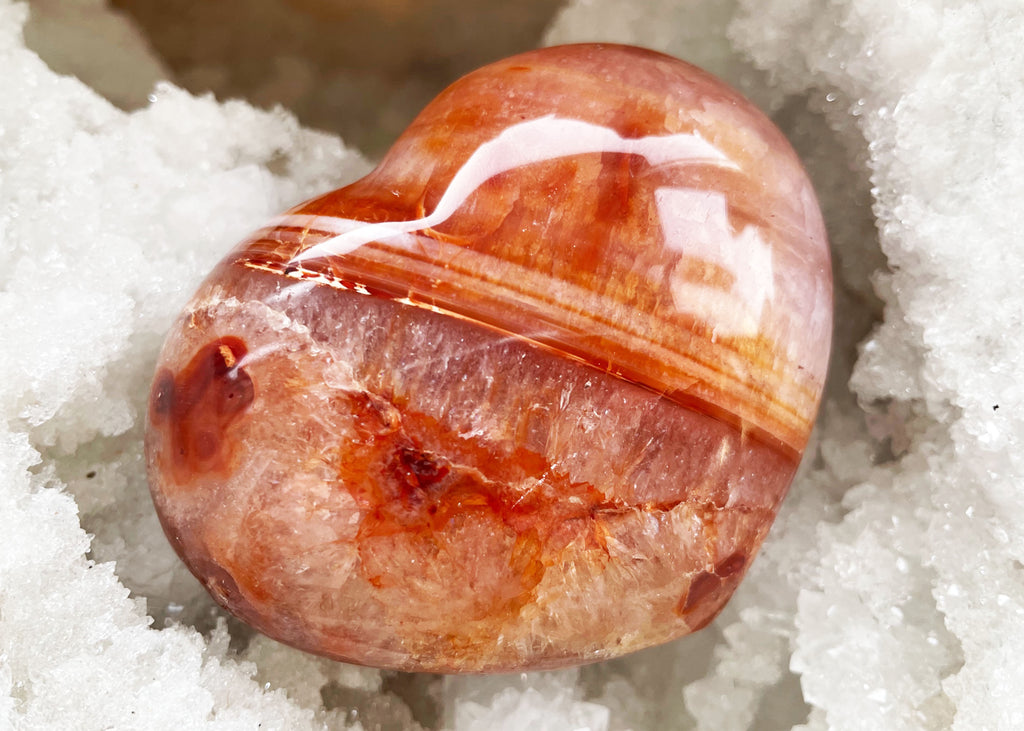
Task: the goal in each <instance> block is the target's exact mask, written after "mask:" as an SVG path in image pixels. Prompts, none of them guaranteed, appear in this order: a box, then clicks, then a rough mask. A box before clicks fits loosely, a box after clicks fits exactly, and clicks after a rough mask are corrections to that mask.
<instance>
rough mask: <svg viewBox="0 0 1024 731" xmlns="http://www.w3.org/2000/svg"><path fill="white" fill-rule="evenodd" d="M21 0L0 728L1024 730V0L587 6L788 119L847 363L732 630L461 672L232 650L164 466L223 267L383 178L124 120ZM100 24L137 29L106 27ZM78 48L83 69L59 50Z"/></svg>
mask: <svg viewBox="0 0 1024 731" xmlns="http://www.w3.org/2000/svg"><path fill="white" fill-rule="evenodd" d="M58 5H60V9H59V12H58V10H56V9H55V8H57V6H58ZM35 8H36V9H37V12H36V18H35V20H33V21H32V23H31V24H30V26H29V31H28V32H27V35H28V36H29V40H30V41H31V42H32V45H33V47H34V48H38V49H41V50H42V51H43V52H44V53H45V54H47V57H48V58H50V59H51V61H52V62H53V63H54V64H55V65H58V66H60V67H61V68H63V69H66V70H69V71H70V70H75V71H77V72H78V73H79V74H81V75H83V76H84V77H86V79H87V81H89V83H90V84H91V85H92V86H93V87H94V88H97V89H102V90H103V91H104V93H106V94H108V95H109V96H110V97H111V98H115V99H117V100H118V101H119V102H120V103H122V104H127V103H128V102H127V101H126V100H127V99H129V98H130V97H132V95H133V94H135V95H136V96H137V94H138V89H139V88H141V87H140V84H144V83H145V81H146V80H145V78H144V77H145V76H146V74H153V75H158V74H159V73H161V72H162V68H163V67H162V66H161V64H160V62H159V60H157V59H155V58H153V57H152V56H151V55H149V53H148V51H147V50H146V44H145V42H144V40H143V39H141V37H140V36H138V34H137V33H136V32H135V31H134V29H133V28H131V26H130V25H129V24H128V23H127V22H126V21H125V20H124V19H123V18H121V17H120V16H117V15H115V14H114V13H112V12H110V11H108V10H106V9H105V6H104V4H103V3H101V2H99V1H98V0H62V2H61V3H55V2H52V1H49V2H43V0H39V1H38V2H37V3H36V4H35ZM25 15H26V8H25V6H23V5H20V4H16V3H13V2H11V0H0V99H4V100H5V101H4V102H3V103H0V376H2V377H0V729H7V728H13V729H53V728H114V729H120V728H140V729H142V728H144V729H193V728H196V729H206V728H216V729H252V728H256V727H257V726H259V727H261V728H265V729H304V728H331V729H340V728H358V727H360V724H363V725H364V726H365V727H366V728H371V727H374V726H375V725H376V724H378V723H388V724H391V726H392V727H394V728H403V729H405V728H411V729H415V728H416V721H414V718H417V719H420V720H424V719H432V722H431V723H430V725H432V726H434V727H444V728H454V729H459V730H460V731H462V730H469V729H488V730H490V729H521V728H530V729H533V730H534V731H540V730H544V729H552V730H553V731H555V730H560V729H583V728H587V729H591V730H592V731H611V730H613V729H626V728H632V729H635V730H636V731H641V730H643V729H690V728H699V729H709V730H710V729H727V730H728V729H745V728H756V729H781V728H791V727H795V726H800V727H801V728H804V729H808V731H810V730H817V729H872V730H873V729H919V728H924V729H946V728H956V729H981V728H985V729H1018V728H1024V673H1022V672H1021V671H1020V658H1021V657H1024V568H1022V567H1024V451H1022V450H1021V444H1020V440H1021V438H1022V436H1024V408H1022V406H1024V405H1022V403H1021V401H1022V389H1024V386H1022V385H1020V382H1021V378H1020V374H1021V373H1024V339H1022V338H1021V337H1020V336H1019V332H1020V331H1021V325H1022V321H1024V295H1022V293H1021V292H1022V290H1021V286H1020V279H1021V273H1022V272H1024V242H1022V241H1021V235H1020V233H1019V232H1020V231H1024V220H1022V219H1024V206H1021V204H1020V201H1021V200H1022V197H1024V188H1022V183H1021V181H1022V180H1024V139H1022V138H1024V127H1022V125H1021V122H1020V120H1021V119H1024V45H1022V44H1021V43H1020V38H1024V8H1022V7H1021V6H1020V3H1019V2H1015V1H1014V2H1008V1H1007V2H998V1H995V0H976V1H975V2H969V3H967V2H965V3H949V2H942V1H941V0H916V1H915V2H898V3H893V2H891V0H885V1H883V0H847V1H846V2H843V1H842V0H836V1H832V2H827V1H826V0H741V1H740V2H731V1H726V0H689V1H688V0H673V1H671V2H670V1H669V0H651V2H646V3H636V2H634V1H632V0H578V1H577V2H574V3H570V4H569V5H568V6H567V7H566V8H565V9H564V11H563V12H562V14H561V15H560V16H559V17H558V18H557V20H556V21H555V23H554V25H553V27H552V28H551V29H550V31H549V34H548V36H547V41H548V42H549V43H562V42H572V41H584V40H586V41H593V40H601V39H605V40H615V41H620V42H628V43H636V44H640V45H645V46H649V47H652V48H656V49H659V50H664V51H667V52H669V53H673V54H675V55H678V56H680V57H682V58H684V59H686V60H689V61H692V62H694V63H697V64H698V65H701V66H704V67H705V68H708V69H709V70H711V71H712V72H714V73H718V74H719V75H721V76H723V77H724V78H726V79H727V80H728V81H730V82H731V83H733V84H734V85H735V86H737V87H738V88H739V89H740V90H741V91H743V92H744V93H746V94H747V95H748V96H750V97H751V98H752V99H754V100H755V101H756V102H757V103H758V104H760V105H761V106H762V107H763V108H765V109H766V110H768V111H769V112H771V113H773V115H774V116H775V117H776V119H778V120H779V122H780V123H781V124H782V126H783V129H784V130H785V131H786V132H787V133H788V134H789V135H790V137H791V139H792V140H793V142H794V144H795V146H796V147H797V149H798V151H799V152H800V153H801V155H802V156H803V158H804V160H805V161H806V163H807V165H808V167H809V170H810V172H811V175H812V178H814V181H815V183H816V186H817V188H818V193H819V196H820V198H821V201H822V204H823V208H824V211H825V215H826V220H827V222H828V225H829V233H830V238H831V240H832V244H833V247H834V253H835V265H836V273H837V280H836V281H837V308H836V312H837V327H836V338H837V341H836V343H837V344H836V347H835V348H834V353H835V355H834V362H833V368H832V374H831V383H830V388H829V391H828V393H827V394H826V402H825V404H824V406H823V410H822V418H821V420H820V423H819V428H818V431H817V433H816V436H815V438H814V440H813V442H812V446H811V448H810V449H809V452H808V460H807V462H806V464H805V465H804V467H803V469H802V471H801V475H800V477H799V478H798V480H797V482H796V483H795V484H794V487H793V489H792V491H791V495H790V497H789V498H788V499H787V502H786V503H785V504H784V507H783V510H782V512H781V514H780V516H779V519H778V521H777V522H776V525H775V527H774V528H773V531H772V534H771V536H770V537H769V539H768V541H767V543H766V544H765V546H764V548H763V550H762V551H761V554H760V556H759V557H758V559H757V560H756V561H755V562H754V564H753V566H752V567H751V569H750V572H749V574H748V576H747V578H746V580H745V582H744V584H743V585H742V586H741V588H740V590H739V591H738V592H737V594H736V595H735V597H734V599H733V600H732V602H731V603H730V604H729V606H728V607H727V608H726V610H725V612H724V613H723V614H722V616H720V617H719V619H718V620H717V622H715V623H714V625H712V627H711V628H709V630H708V631H705V632H702V633H698V634H697V635H694V636H692V637H689V638H686V639H684V640H683V641H680V642H677V643H672V644H670V645H666V646H663V647H658V648H653V649H651V650H648V651H645V652H642V653H639V654H637V655H635V656H632V657H628V658H625V659H622V660H618V661H615V662H612V663H607V664H603V665H598V666H593V667H587V668H582V669H575V670H567V671H561V672H556V673H537V674H528V675H524V676H518V675H517V676H497V677H488V678H474V677H457V678H448V679H444V680H440V679H430V678H416V677H413V676H404V677H402V676H393V675H388V674H382V673H380V672H378V671H374V670H367V669H359V668H354V667H351V666H347V665H342V664H339V663H332V662H328V661H325V660H320V659H317V658H314V657H311V656H308V655H304V654H302V653H299V652H296V651H294V650H290V649H287V648H284V647H282V646H280V645H278V644H277V643H274V642H272V641H270V640H267V639H265V638H262V637H259V636H255V637H252V638H251V640H250V642H249V644H248V645H247V646H246V649H245V650H244V651H243V652H242V653H241V654H239V653H238V652H237V651H236V649H234V648H233V647H232V646H229V628H230V632H231V633H233V634H234V636H235V637H236V639H237V638H239V637H240V636H243V635H244V631H243V630H240V629H239V628H238V627H237V626H236V625H234V624H231V625H228V624H225V622H224V621H223V619H218V617H220V616H221V615H219V614H218V613H217V612H216V610H214V609H213V607H212V605H211V602H210V600H209V599H208V597H207V596H206V594H205V592H203V590H202V589H201V588H200V587H199V586H198V584H197V583H196V582H195V581H194V580H193V579H192V578H191V576H190V575H189V574H188V572H187V571H186V570H185V569H184V567H183V566H182V565H181V563H180V562H179V561H178V560H177V558H176V557H175V556H174V554H173V552H172V551H171V549H170V548H169V546H168V545H167V543H166V540H165V539H164V537H163V535H162V533H161V531H160V529H159V525H158V523H157V520H156V517H155V514H154V512H153V509H152V507H151V505H150V501H149V496H148V491H147V489H146V483H145V474H144V465H143V460H142V454H141V441H142V423H143V413H144V408H145V403H146V396H147V394H148V387H149V379H150V377H151V375H152V367H153V363H154V360H155V358H156V353H157V349H158V348H159V345H160V342H161V341H162V338H163V334H164V333H165V332H166V329H167V328H168V326H169V324H170V322H171V320H172V319H173V317H175V316H176V314H177V313H178V311H179V310H180V309H181V307H182V306H183V305H184V303H185V301H186V300H187V299H188V297H189V296H190V295H191V293H192V292H193V291H194V289H195V287H196V286H197V284H198V282H199V280H200V279H201V278H202V276H203V275H204V274H205V273H206V272H207V271H208V270H209V269H210V268H211V267H212V266H213V264H214V263H215V262H216V261H217V260H219V259H220V258H221V256H222V255H223V254H224V252H225V251H226V250H227V249H228V248H229V247H230V246H231V245H232V244H233V243H234V242H235V241H237V240H239V239H241V238H242V237H243V236H245V235H246V234H247V233H249V232H250V231H252V230H254V229H256V228H257V227H259V226H260V225H261V224H263V223H264V222H265V221H266V220H268V219H270V218H271V217H273V216H274V215H277V214H279V213H280V212H281V211H282V210H284V209H285V208H287V207H288V206H289V205H291V204H293V203H296V202H298V201H300V200H302V199H304V198H307V197H309V196H312V195H315V194H318V193H322V192H323V191H325V190H329V189H332V188H336V187H338V186H340V185H342V184H344V183H345V182H348V181H350V180H352V179H354V178H356V177H358V176H359V175H361V174H362V173H364V172H365V171H366V170H367V169H368V166H367V165H366V163H365V162H364V161H362V160H361V159H360V158H359V157H358V156H357V155H356V154H354V153H352V152H350V151H348V150H346V149H345V148H343V146H342V145H341V144H340V143H339V142H338V141H337V140H335V139H332V138H330V137H328V136H326V135H321V134H315V133H310V132H304V131H302V130H301V129H300V128H299V127H298V126H297V125H296V123H295V122H294V121H293V120H292V118H291V117H290V116H288V115H286V114H284V113H279V112H270V113H267V112H259V111H255V110H253V109H252V108H250V107H249V106H247V105H245V104H243V103H240V102H230V103H226V104H219V103H217V102H215V101H214V100H212V99H209V98H200V99H195V98H192V97H190V96H189V95H187V94H185V93H184V92H181V91H178V90H176V89H174V88H173V87H170V86H160V87H157V88H156V89H155V90H154V91H153V92H152V93H153V99H154V101H153V102H152V103H151V104H150V105H149V106H147V107H145V108H144V109H141V110H139V111H137V112H134V113H131V114H128V113H125V112H122V111H119V110H118V109H117V108H115V107H114V106H111V105H110V104H109V103H107V102H106V101H104V100H103V99H101V98H100V97H99V96H98V95H97V94H96V93H94V92H93V91H92V90H91V89H90V88H89V87H88V86H86V85H85V84H83V83H81V82H79V81H77V80H75V79H71V78H67V77H60V76H58V75H56V74H55V73H53V72H52V71H51V70H50V69H48V68H47V66H46V65H45V64H44V63H43V62H42V61H40V60H39V58H37V57H36V56H35V54H34V53H32V52H31V51H28V50H26V48H25V44H24V43H23V41H22V27H23V24H24V22H25ZM87 18H92V19H94V20H95V24H89V23H86V22H85V19H87ZM76 34H77V35H76ZM106 34H109V37H110V38H111V39H114V38H116V39H119V41H118V42H117V43H114V42H111V43H109V44H102V43H100V44H96V43H95V42H94V38H95V37H96V36H97V35H106ZM76 38H77V39H79V42H80V43H81V44H82V47H83V48H88V49H90V50H89V52H88V54H77V55H78V56H82V55H88V56H89V59H90V62H89V63H86V64H84V65H82V66H80V67H77V68H75V64H74V57H75V55H76V54H72V53H66V54H65V56H64V57H62V58H61V59H60V63H59V64H58V63H57V60H56V58H57V56H56V55H54V54H56V53H57V51H55V50H54V49H57V48H61V47H64V48H66V47H68V46H67V43H69V42H71V40H74V39H76ZM727 38H728V40H727ZM62 39H69V40H68V41H64V40H62ZM107 48H109V49H110V53H111V56H110V62H109V63H101V62H100V60H99V59H97V58H96V57H95V56H94V55H93V54H97V55H99V54H102V53H104V52H105V51H106V49H107ZM737 49H739V50H740V51H743V52H746V53H749V54H750V55H751V58H752V59H753V63H751V62H749V61H748V60H746V59H745V58H744V57H743V56H742V55H741V54H740V53H738V52H737ZM124 54H129V55H131V56H133V57H135V58H137V63H130V62H126V60H125V59H126V57H125V55H124ZM112 68H113V69H124V71H123V73H124V81H123V86H122V87H121V88H120V90H118V77H117V73H112V72H111V69H112ZM758 68H760V69H770V70H771V71H770V72H765V71H759V70H758ZM140 79H141V80H140ZM152 80H155V78H154V79H151V81H152ZM119 94H120V96H119ZM808 108H810V110H811V111H808ZM880 252H881V253H880ZM883 253H884V256H883ZM886 264H888V267H889V270H888V271H886V270H884V267H885V266H886ZM876 270H877V271H876ZM883 272H884V273H883ZM876 293H877V296H878V297H880V298H881V299H875V297H876ZM883 302H884V308H883ZM872 319H877V321H878V323H880V324H879V325H878V326H877V328H876V329H874V330H872V329H870V323H871V321H872ZM858 344H859V347H858ZM851 378H852V380H851ZM848 382H849V383H850V385H851V388H852V389H853V393H851V392H850V391H849V390H848V388H847V383H848ZM996 407H998V408H996ZM90 536H91V537H90ZM129 592H131V593H132V594H133V596H130V595H129ZM196 628H197V629H198V631H197V629H196ZM397 687H403V688H404V690H403V692H402V693H400V694H399V693H397V692H396V691H395V688H397ZM399 696H401V697H399ZM325 700H326V701H327V704H328V706H329V707H330V710H328V708H327V707H326V706H325V705H324V702H325ZM424 708H428V709H430V708H432V709H433V710H432V711H430V710H428V711H424V710H423V709H424Z"/></svg>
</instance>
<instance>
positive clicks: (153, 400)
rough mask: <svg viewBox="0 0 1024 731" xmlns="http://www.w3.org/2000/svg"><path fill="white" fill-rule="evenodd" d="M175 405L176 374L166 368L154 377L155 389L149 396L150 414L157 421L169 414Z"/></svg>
mask: <svg viewBox="0 0 1024 731" xmlns="http://www.w3.org/2000/svg"><path fill="white" fill-rule="evenodd" d="M173 406H174V374H173V373H171V372H170V370H168V369H167V368H164V369H163V370H161V371H160V372H159V373H157V374H156V378H155V379H153V390H152V392H151V393H150V397H149V415H150V418H151V419H152V420H153V421H154V422H157V421H159V420H160V419H161V418H163V417H165V416H167V414H169V413H170V412H171V408H172V407H173Z"/></svg>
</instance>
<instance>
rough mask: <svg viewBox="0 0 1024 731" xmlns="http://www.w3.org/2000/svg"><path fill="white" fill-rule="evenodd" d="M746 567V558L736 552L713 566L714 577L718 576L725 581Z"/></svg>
mask: <svg viewBox="0 0 1024 731" xmlns="http://www.w3.org/2000/svg"><path fill="white" fill-rule="evenodd" d="M746 565H747V557H746V555H744V554H743V553H740V552H736V553H733V554H730V555H729V556H728V557H727V558H724V559H722V560H721V561H719V562H718V563H717V564H715V575H716V576H720V577H721V578H723V579H727V578H729V577H730V576H732V575H734V574H738V573H739V572H741V571H743V569H744V567H745V566H746Z"/></svg>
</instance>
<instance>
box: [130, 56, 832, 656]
mask: <svg viewBox="0 0 1024 731" xmlns="http://www.w3.org/2000/svg"><path fill="white" fill-rule="evenodd" d="M830 329H831V275H830V270H829V260H828V249H827V244H826V239H825V232H824V228H823V225H822V221H821V216H820V213H819V211H818V208H817V203H816V201H815V197H814V193H813V191H812V190H811V187H810V184H809V182H808V181H807V179H806V176H805V174H804V172H803V170H802V168H801V166H800V164H799V161H798V160H797V159H796V156H795V155H794V153H793V152H792V150H791V149H790V148H789V146H788V144H787V143H786V141H785V139H784V138H783V137H782V135H781V134H780V133H779V132H778V131H777V130H776V129H775V128H774V127H773V126H772V125H771V123H770V122H769V121H768V120H767V119H766V118H765V117H764V116H763V115H762V114H761V113H760V112H758V111H757V110H756V109H754V108H753V107H752V106H751V105H750V104H749V103H748V102H746V101H745V100H743V99H742V98H741V97H739V96H738V95H737V94H736V93H735V92H733V91H731V90H730V89H728V88H727V87H725V86H724V85H723V84H721V83H720V82H718V81H717V80H715V79H714V78H712V77H711V76H709V75H707V74H705V73H704V72H701V71H700V70H698V69H696V68H694V67H692V66H689V65H687V64H685V63H683V62H681V61H678V60H675V59H672V58H670V57H667V56H662V55H659V54H656V53H653V52H649V51H644V50H640V49H634V48H627V47H622V46H609V45H581V46H565V47H557V48H550V49H544V50H540V51H534V52H531V53H527V54H523V55H520V56H516V57H514V58H511V59H508V60H505V61H502V62H499V63H496V64H493V65H491V66H488V67H485V68H483V69H481V70H479V71H477V72H474V73H473V74H470V75H469V76H467V77H465V78H464V79H462V80H460V81H459V82H456V84H454V85H453V86H452V87H450V88H449V89H448V90H446V91H445V92H443V93H442V94H441V95H440V96H439V97H438V98H437V99H436V100H435V101H434V102H432V103H431V104H430V105H429V106H428V107H427V108H426V109H425V110H424V111H423V112H422V113H421V114H420V116H419V117H418V118H417V119H416V120H415V121H414V122H413V123H412V125H411V126H410V127H409V129H408V130H407V131H406V132H405V134H404V135H403V136H402V137H401V138H400V139H399V140H398V141H397V142H396V144H395V146H394V147H393V148H392V150H391V151H390V152H389V153H388V155H387V156H386V157H385V159H384V160H383V161H382V162H381V164H380V166H378V168H377V169H376V170H375V171H373V172H372V173H371V174H370V175H368V176H367V177H366V178H364V179H362V180H360V181H358V182H356V183H353V184H352V185H350V186H348V187H346V188H343V189H341V190H338V191H334V192H332V193H329V194H327V195H325V196H323V197H321V198H318V199H316V200H313V201H310V202H308V203H305V204H303V205H301V206H299V207H297V208H295V209H293V210H292V211H290V212H288V213H286V214H284V215H282V216H281V217H279V218H278V219H277V220H275V221H273V222H271V223H270V224H269V225H268V226H267V227H266V228H264V229H262V230H261V231H259V232H257V233H256V234H255V235H254V236H253V237H252V238H251V239H250V240H248V241H246V242H243V243H242V244H241V245H240V246H239V247H238V248H237V249H236V250H235V251H234V252H233V253H232V254H230V255H229V256H228V257H227V258H226V259H225V260H224V261H223V262H222V263H221V264H220V265H219V266H218V267H217V269H216V270H215V271H214V272H213V273H212V274H211V275H210V277H209V278H208V279H207V281H206V282H205V283H204V284H203V285H202V287H201V288H200V290H199V292H198V293H197V294H196V295H195V297H194V298H193V300H192V302H191V303H190V305H189V307H188V309H187V310H186V312H185V313H184V314H183V315H182V317H181V319H180V320H179V321H178V323H177V324H176V325H175V327H174V328H173V329H172V331H171V333H170V335H169V336H168V339H167V342H166V344H165V346H164V350H163V352H162V354H161V358H160V363H159V365H158V369H157V375H156V378H155V381H154V386H153V391H152V395H151V402H150V415H149V425H150V428H149V432H148V437H147V457H148V461H149V470H150V480H151V487H152V491H153V496H154V501H155V503H156V506H157V509H158V512H159V514H160V516H161V520H162V522H163V525H164V529H165V531H166V532H167V535H168V537H169V538H170V540H171V542H172V543H173V544H174V546H175V548H176V549H177V551H178V553H179V554H180V555H181V556H182V558H183V559H184V560H185V562H186V563H187V564H188V566H189V567H190V569H191V570H192V571H193V573H195V574H196V576H198V577H199V578H200V580H201V581H203V583H204V584H205V585H206V586H207V588H208V589H209V590H210V592H211V593H212V594H213V596H214V597H215V598H216V599H217V600H218V601H219V602H220V603H221V604H222V605H223V606H225V607H226V608H228V609H229V610H230V611H232V612H233V613H235V614H236V615H238V616H239V617H241V618H242V619H244V620H245V621H247V622H249V623H250V624H252V625H253V626H255V627H256V628H258V629H260V630H261V631H263V632H265V633H267V634H268V635H270V636H272V637H274V638H276V639H279V640H281V641H283V642H287V643H289V644H292V645H295V646H297V647H300V648H303V649H305V650H308V651H311V652H316V653H320V654H324V655H328V656H330V657H335V658H338V659H342V660H348V661H353V662H359V663H364V664H370V665H376V666H381V667H391V668H400V669H405V670H428V671H441V672H463V671H503V670H518V669H539V668H551V667H558V666H563V665H570V664H577V663H582V662H591V661H595V660H600V659H604V658H609V657H614V656H617V655H620V654H623V653H626V652H630V651H633V650H636V649H640V648H642V647H646V646H649V645H652V644H656V643H659V642H664V641H667V640H670V639H672V638H675V637H678V636H680V635H682V634H685V633H687V632H690V631H693V630H696V629H698V628H700V627H702V626H704V625H705V624H707V623H708V622H709V621H710V620H711V619H712V618H713V617H714V616H715V614H716V613H717V612H718V611H719V610H720V609H721V607H722V606H723V605H724V603H725V602H726V601H727V600H728V598H729V596H730V595H731V593H732V591H733V590H734V589H735V587H736V585H737V584H738V582H739V581H740V579H741V577H742V576H743V573H744V571H745V569H746V567H747V566H748V565H749V563H750V561H751V559H752V558H753V556H754V554H755V553H756V551H757V549H758V547H759V546H760V544H761V542H762V541H763V539H764V537H765V535H766V533H767V531H768V528H769V526H770V524H771V522H772V520H773V518H774V516H775V513H776V511H777V509H778V506H779V503H780V501H781V499H782V497H783V496H784V494H785V492H786V489H787V487H788V485H789V482H790V480H791V478H792V476H793V473H794V471H795V469H796V466H797V463H798V461H799V457H800V455H801V453H802V451H803V449H804V447H805V445H806V441H807V438H808V435H809V433H810V429H811V426H812V423H813V419H814V416H815V412H816V409H817V404H818V400H819V398H820V395H821V389H822V385H823V380H824V374H825V366H826V364H827V360H828V353H829V337H830Z"/></svg>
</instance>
